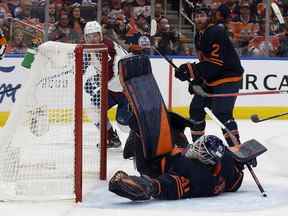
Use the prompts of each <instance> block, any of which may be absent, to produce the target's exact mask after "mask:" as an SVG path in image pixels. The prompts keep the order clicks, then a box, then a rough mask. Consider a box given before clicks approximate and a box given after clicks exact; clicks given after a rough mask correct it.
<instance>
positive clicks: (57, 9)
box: [54, 0, 64, 20]
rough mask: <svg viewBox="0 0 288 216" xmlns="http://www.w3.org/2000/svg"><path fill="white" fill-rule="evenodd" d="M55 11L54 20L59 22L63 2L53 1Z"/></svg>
mask: <svg viewBox="0 0 288 216" xmlns="http://www.w3.org/2000/svg"><path fill="white" fill-rule="evenodd" d="M54 4H55V10H56V20H59V17H60V13H61V11H63V8H64V5H63V0H54Z"/></svg>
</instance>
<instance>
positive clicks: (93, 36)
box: [84, 21, 103, 43]
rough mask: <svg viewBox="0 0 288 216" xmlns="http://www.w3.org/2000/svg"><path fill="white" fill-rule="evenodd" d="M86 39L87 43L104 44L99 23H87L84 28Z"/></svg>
mask: <svg viewBox="0 0 288 216" xmlns="http://www.w3.org/2000/svg"><path fill="white" fill-rule="evenodd" d="M84 39H85V42H86V43H100V42H102V40H103V34H102V27H101V25H100V24H99V23H98V22H97V21H90V22H87V23H86V25H85V27H84ZM95 40H96V41H95Z"/></svg>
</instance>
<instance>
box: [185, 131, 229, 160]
mask: <svg viewBox="0 0 288 216" xmlns="http://www.w3.org/2000/svg"><path fill="white" fill-rule="evenodd" d="M224 153H225V146H224V144H223V142H222V140H221V139H219V138H218V137H216V136H213V135H204V136H202V137H200V138H199V139H198V140H197V141H196V142H194V143H193V144H190V145H189V146H188V147H187V151H186V153H185V156H186V157H188V158H190V159H198V160H199V161H201V162H202V163H204V164H207V165H215V164H216V163H217V162H218V161H220V160H221V158H222V157H223V155H224Z"/></svg>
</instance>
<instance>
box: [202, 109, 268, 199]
mask: <svg viewBox="0 0 288 216" xmlns="http://www.w3.org/2000/svg"><path fill="white" fill-rule="evenodd" d="M204 110H205V112H206V113H207V114H208V115H209V117H210V118H212V119H213V120H214V121H215V122H216V123H217V124H218V125H219V126H220V127H221V128H222V129H223V130H225V131H226V132H227V133H228V134H229V136H230V138H231V139H232V141H233V143H234V144H235V145H237V144H238V141H237V139H236V137H235V136H234V135H233V134H232V133H231V131H230V130H229V129H228V128H227V127H226V126H225V125H224V124H223V123H222V122H220V121H219V119H218V118H217V117H216V116H215V115H214V114H213V113H212V111H211V110H210V109H209V108H207V107H205V108H204ZM256 142H257V141H256ZM256 142H255V140H249V141H247V142H245V145H243V146H245V147H247V146H249V145H250V147H251V146H254V147H253V148H243V149H245V150H241V148H242V147H241V146H240V150H239V153H241V152H242V153H244V152H246V153H249V155H250V153H251V152H250V151H251V150H252V149H254V150H255V149H257V152H258V153H255V157H254V158H256V156H258V155H260V154H262V153H264V152H265V151H267V149H266V148H265V147H264V146H263V145H261V144H260V143H258V142H257V143H256ZM255 143H256V144H255ZM259 144H260V145H261V149H259V148H260V145H259ZM256 146H257V147H256ZM247 151H248V152H247ZM239 153H236V154H235V153H232V154H234V155H236V158H237V157H239V156H240V154H239ZM246 153H244V155H245V154H246ZM237 154H238V155H237ZM251 155H252V154H251ZM240 158H241V156H240ZM251 158H253V155H252V156H251ZM251 158H247V160H246V161H244V163H245V162H246V163H245V165H246V166H247V167H248V170H249V172H250V173H251V175H252V177H253V179H254V181H255V183H256V185H257V186H258V188H259V190H260V192H261V194H262V196H263V197H267V194H266V193H265V191H264V189H263V187H262V185H261V183H260V181H259V179H258V178H257V176H256V174H255V172H254V170H253V169H252V167H251V166H250V165H249V164H248V163H247V162H248V161H249V159H251ZM240 161H241V160H240Z"/></svg>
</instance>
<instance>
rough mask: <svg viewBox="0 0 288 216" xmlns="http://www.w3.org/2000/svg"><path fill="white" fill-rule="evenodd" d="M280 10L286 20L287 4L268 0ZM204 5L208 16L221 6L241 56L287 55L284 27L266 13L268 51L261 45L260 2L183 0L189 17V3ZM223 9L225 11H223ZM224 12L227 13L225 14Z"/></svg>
mask: <svg viewBox="0 0 288 216" xmlns="http://www.w3.org/2000/svg"><path fill="white" fill-rule="evenodd" d="M271 2H275V3H277V5H278V6H279V8H281V12H282V15H283V16H284V19H286V20H287V18H286V17H287V15H288V2H287V1H285V0H272V1H271ZM189 3H193V4H194V5H195V4H199V5H206V6H208V7H209V8H210V10H211V14H212V16H213V15H214V14H215V12H216V10H217V9H218V8H219V7H220V6H221V5H222V7H223V8H224V10H222V12H223V13H224V15H227V22H226V25H227V29H228V32H229V35H230V39H231V40H232V41H233V43H234V46H235V47H236V49H237V51H238V53H239V55H241V56H264V55H266V50H268V55H269V56H287V55H288V49H287V48H288V44H287V42H288V37H287V36H288V35H287V33H288V31H287V30H288V25H287V24H280V23H279V20H278V19H277V17H276V16H275V14H274V13H273V10H272V9H271V10H270V23H269V28H270V29H269V31H270V35H269V37H270V39H269V42H268V49H267V48H266V43H265V10H266V3H265V1H263V0H225V1H221V0H197V2H196V1H192V0H185V7H184V8H185V9H186V10H185V11H186V13H188V14H190V15H191V16H192V17H193V10H192V7H191V4H189ZM225 9H226V10H225ZM225 13H227V14H225Z"/></svg>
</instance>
